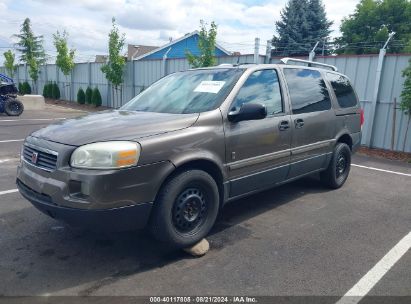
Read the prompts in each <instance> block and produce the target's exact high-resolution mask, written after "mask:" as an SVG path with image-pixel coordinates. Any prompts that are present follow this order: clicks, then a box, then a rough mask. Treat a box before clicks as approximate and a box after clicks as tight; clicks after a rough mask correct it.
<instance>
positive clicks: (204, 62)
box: [186, 20, 217, 68]
mask: <svg viewBox="0 0 411 304" xmlns="http://www.w3.org/2000/svg"><path fill="white" fill-rule="evenodd" d="M216 38H217V25H216V24H215V22H214V21H212V22H211V24H210V29H209V30H207V24H206V23H205V22H204V21H203V20H200V33H199V38H198V48H199V50H200V56H195V55H193V54H192V53H190V52H189V51H187V52H186V57H187V60H188V63H189V64H190V65H191V66H192V67H194V68H200V67H209V66H213V65H216V63H217V61H216V59H215V45H216Z"/></svg>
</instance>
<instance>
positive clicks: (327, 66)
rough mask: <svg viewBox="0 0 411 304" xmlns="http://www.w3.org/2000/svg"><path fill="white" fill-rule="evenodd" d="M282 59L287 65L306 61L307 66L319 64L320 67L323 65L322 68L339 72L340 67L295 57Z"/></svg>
mask: <svg viewBox="0 0 411 304" xmlns="http://www.w3.org/2000/svg"><path fill="white" fill-rule="evenodd" d="M280 61H281V62H282V63H284V64H286V65H287V64H288V63H289V62H297V63H305V64H307V66H309V67H315V66H318V67H321V68H327V69H330V70H332V71H334V72H338V69H337V67H336V66H333V65H330V64H325V63H320V62H314V61H309V60H302V59H295V58H288V57H286V58H282V59H280Z"/></svg>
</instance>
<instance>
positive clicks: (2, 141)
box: [0, 139, 24, 144]
mask: <svg viewBox="0 0 411 304" xmlns="http://www.w3.org/2000/svg"><path fill="white" fill-rule="evenodd" d="M15 141H24V139H9V140H0V144H1V143H8V142H15Z"/></svg>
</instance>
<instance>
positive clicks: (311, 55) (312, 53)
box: [308, 41, 320, 61]
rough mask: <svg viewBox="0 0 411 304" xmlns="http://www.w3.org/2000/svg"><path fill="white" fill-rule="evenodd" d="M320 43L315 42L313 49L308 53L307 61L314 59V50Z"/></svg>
mask: <svg viewBox="0 0 411 304" xmlns="http://www.w3.org/2000/svg"><path fill="white" fill-rule="evenodd" d="M319 43H320V41H317V43H316V44H315V46H314V48H313V49H312V51H311V52H310V55H309V56H308V61H314V57H315V50H316V48H317V46H318V44H319Z"/></svg>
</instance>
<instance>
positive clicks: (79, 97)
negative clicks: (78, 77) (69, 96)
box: [77, 88, 86, 104]
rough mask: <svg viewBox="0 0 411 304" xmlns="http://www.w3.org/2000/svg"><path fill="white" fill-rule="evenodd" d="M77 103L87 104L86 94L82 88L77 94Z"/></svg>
mask: <svg viewBox="0 0 411 304" xmlns="http://www.w3.org/2000/svg"><path fill="white" fill-rule="evenodd" d="M77 102H78V103H79V104H85V102H86V94H84V91H83V89H82V88H80V89H79V90H78V92H77Z"/></svg>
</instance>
